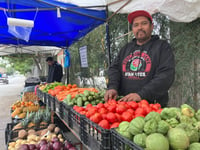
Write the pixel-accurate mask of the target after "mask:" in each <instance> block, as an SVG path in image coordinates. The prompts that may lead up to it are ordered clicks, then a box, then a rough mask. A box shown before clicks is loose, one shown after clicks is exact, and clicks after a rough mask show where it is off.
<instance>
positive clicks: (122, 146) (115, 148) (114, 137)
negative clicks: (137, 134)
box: [111, 129, 143, 150]
mask: <svg viewBox="0 0 200 150" xmlns="http://www.w3.org/2000/svg"><path fill="white" fill-rule="evenodd" d="M111 142H112V144H111V145H112V150H127V149H129V150H143V148H141V147H139V146H138V145H136V144H135V143H133V142H132V141H130V140H128V139H127V138H125V137H123V136H121V135H120V134H119V133H118V132H117V131H116V130H115V129H111Z"/></svg>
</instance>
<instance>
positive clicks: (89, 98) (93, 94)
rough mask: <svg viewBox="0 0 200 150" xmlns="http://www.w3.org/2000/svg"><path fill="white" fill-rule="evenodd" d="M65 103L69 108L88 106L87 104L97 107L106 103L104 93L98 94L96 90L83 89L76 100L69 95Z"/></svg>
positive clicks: (76, 96)
mask: <svg viewBox="0 0 200 150" xmlns="http://www.w3.org/2000/svg"><path fill="white" fill-rule="evenodd" d="M63 102H64V103H66V104H67V105H69V106H72V105H77V106H86V105H87V104H92V105H97V104H98V103H104V91H102V92H98V91H97V90H96V89H94V88H90V89H86V88H82V89H81V90H80V91H79V93H77V94H76V95H75V97H74V98H72V96H71V95H70V94H68V95H67V97H66V98H65V99H64V100H63Z"/></svg>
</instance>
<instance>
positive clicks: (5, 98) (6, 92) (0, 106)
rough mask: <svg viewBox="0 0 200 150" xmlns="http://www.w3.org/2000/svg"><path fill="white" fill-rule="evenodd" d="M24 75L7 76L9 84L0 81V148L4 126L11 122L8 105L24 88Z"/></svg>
mask: <svg viewBox="0 0 200 150" xmlns="http://www.w3.org/2000/svg"><path fill="white" fill-rule="evenodd" d="M24 83H25V77H24V76H12V77H9V84H3V83H0V150H5V149H6V145H5V128H6V125H7V123H11V117H10V106H11V105H12V104H13V103H14V102H15V101H17V100H18V99H20V93H21V91H22V90H23V89H24Z"/></svg>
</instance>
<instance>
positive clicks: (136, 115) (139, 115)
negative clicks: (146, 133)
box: [134, 114, 145, 118]
mask: <svg viewBox="0 0 200 150" xmlns="http://www.w3.org/2000/svg"><path fill="white" fill-rule="evenodd" d="M136 117H145V116H144V115H143V114H135V116H134V118H136Z"/></svg>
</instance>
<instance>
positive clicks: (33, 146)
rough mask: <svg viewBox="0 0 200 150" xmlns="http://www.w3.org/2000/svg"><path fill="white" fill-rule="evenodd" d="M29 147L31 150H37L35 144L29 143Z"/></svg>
mask: <svg viewBox="0 0 200 150" xmlns="http://www.w3.org/2000/svg"><path fill="white" fill-rule="evenodd" d="M28 147H29V150H35V149H36V145H35V144H29V145H28Z"/></svg>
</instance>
